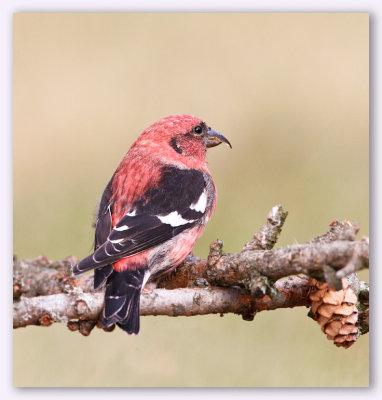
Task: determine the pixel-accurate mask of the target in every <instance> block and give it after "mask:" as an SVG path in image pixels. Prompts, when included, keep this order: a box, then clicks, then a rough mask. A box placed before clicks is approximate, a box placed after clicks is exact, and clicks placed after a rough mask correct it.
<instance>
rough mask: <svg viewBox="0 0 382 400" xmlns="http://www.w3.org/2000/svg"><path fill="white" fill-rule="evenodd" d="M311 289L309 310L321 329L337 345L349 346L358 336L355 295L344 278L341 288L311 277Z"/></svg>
mask: <svg viewBox="0 0 382 400" xmlns="http://www.w3.org/2000/svg"><path fill="white" fill-rule="evenodd" d="M311 281H312V286H313V290H312V292H311V293H310V294H309V298H310V300H311V302H312V304H311V311H312V313H313V316H314V319H315V320H316V321H317V322H318V323H319V324H320V326H321V330H322V331H323V332H324V333H326V337H327V338H328V339H329V340H333V341H334V344H335V345H336V346H337V347H344V348H346V349H347V348H348V347H350V346H351V345H352V344H353V343H354V342H355V341H356V340H357V339H358V337H359V333H358V327H357V322H358V310H357V307H356V302H357V296H356V295H355V294H354V292H353V290H352V289H351V288H350V286H349V283H348V281H347V279H346V278H342V290H335V289H334V288H330V289H329V288H328V284H327V283H322V282H317V281H316V280H315V279H312V280H311Z"/></svg>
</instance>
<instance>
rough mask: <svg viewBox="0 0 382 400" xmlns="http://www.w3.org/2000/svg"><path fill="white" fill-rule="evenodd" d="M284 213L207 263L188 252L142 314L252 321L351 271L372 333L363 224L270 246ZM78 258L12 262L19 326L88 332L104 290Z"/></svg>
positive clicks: (298, 302) (301, 301)
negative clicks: (59, 325) (63, 326)
mask: <svg viewBox="0 0 382 400" xmlns="http://www.w3.org/2000/svg"><path fill="white" fill-rule="evenodd" d="M286 216H287V212H285V211H283V209H282V208H281V206H275V207H273V208H272V210H271V211H270V213H269V214H268V218H267V222H266V224H265V225H264V226H263V227H262V228H261V229H260V231H259V232H258V233H257V234H256V235H254V237H253V239H252V240H251V241H250V242H248V243H247V244H246V245H245V246H244V247H243V249H242V250H241V251H240V252H238V253H233V254H226V253H224V252H223V243H222V242H221V241H220V240H217V241H216V242H214V243H212V244H211V246H210V253H209V256H208V258H207V260H200V259H196V258H193V257H188V258H187V259H186V261H185V262H184V263H183V264H182V265H181V266H179V267H178V268H176V269H175V270H174V271H172V272H171V273H169V274H167V275H166V276H164V277H163V278H160V279H159V280H157V281H156V282H152V283H151V289H152V290H149V291H144V292H143V293H142V295H141V315H168V316H178V315H184V316H191V315H202V314H224V313H236V314H240V315H242V317H243V318H244V319H246V320H252V319H253V317H254V315H255V314H256V313H257V312H259V311H263V310H273V309H276V308H286V307H296V306H309V305H310V300H309V293H310V292H311V290H313V288H312V285H311V279H310V278H315V279H317V280H318V281H322V282H327V283H328V284H329V286H333V287H335V288H336V289H340V288H341V287H339V285H341V278H342V277H343V276H348V280H349V282H350V285H351V287H352V289H353V290H354V292H355V293H356V295H357V296H358V304H357V307H358V310H359V313H360V314H359V315H360V316H359V321H360V325H362V326H361V327H360V331H361V333H366V332H367V331H368V286H367V284H366V283H364V282H360V281H359V280H358V277H357V275H356V274H355V273H354V272H355V271H357V270H359V269H363V268H368V267H369V243H368V239H367V238H364V239H362V240H361V241H355V238H356V234H357V232H358V229H359V227H358V224H352V223H350V222H349V221H346V220H345V221H343V222H338V221H335V222H333V223H332V224H331V225H330V229H329V231H328V232H326V233H325V234H323V235H321V236H318V237H317V238H315V239H313V240H311V241H309V242H307V243H305V244H298V245H293V246H288V247H284V248H279V249H275V250H272V248H273V246H274V245H275V243H276V241H277V239H278V236H279V234H280V232H281V228H282V226H283V223H284V221H285V218H286ZM77 261H78V259H77V258H75V257H69V258H67V259H64V260H62V261H57V262H55V263H52V262H50V261H49V260H48V259H46V258H45V257H38V258H36V259H33V260H21V261H17V260H16V259H15V260H14V277H13V293H14V328H19V327H24V326H28V325H44V326H48V325H50V324H52V323H53V322H68V327H69V329H71V330H79V331H80V332H81V333H82V334H84V335H88V334H89V333H90V331H91V329H92V328H93V327H94V326H95V325H96V324H97V323H98V322H99V317H100V313H101V310H102V307H103V301H104V299H103V296H104V294H103V291H102V290H101V291H94V290H93V276H92V275H87V274H85V275H83V276H81V277H79V278H78V277H76V278H74V277H73V276H72V274H71V266H72V265H74V264H75V263H76V262H77ZM301 274H303V275H301ZM296 275H298V276H296ZM286 277H287V278H286ZM285 278H286V279H285ZM73 320H78V321H73Z"/></svg>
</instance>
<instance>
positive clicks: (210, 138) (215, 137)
mask: <svg viewBox="0 0 382 400" xmlns="http://www.w3.org/2000/svg"><path fill="white" fill-rule="evenodd" d="M205 139H206V146H207V147H215V146H217V145H218V144H220V143H223V142H224V143H225V144H227V145H228V146H229V147H231V149H232V146H231V143H230V142H229V141H228V139H226V138H225V137H224V136H223V135H221V134H220V133H219V132H216V131H214V130H213V129H209V130H208V131H207V135H206V136H205Z"/></svg>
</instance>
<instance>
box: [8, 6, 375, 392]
mask: <svg viewBox="0 0 382 400" xmlns="http://www.w3.org/2000/svg"><path fill="white" fill-rule="evenodd" d="M0 10H1V20H0V29H1V35H0V38H1V39H0V40H1V55H2V60H1V63H0V76H1V86H0V87H1V91H0V93H1V107H0V112H1V114H2V118H1V121H2V134H1V135H0V140H1V143H0V152H1V153H0V162H1V165H0V171H1V186H0V187H1V188H2V190H3V191H4V193H3V195H2V196H1V199H2V202H1V211H2V213H1V215H2V218H1V224H0V235H1V236H0V243H1V250H2V251H1V254H2V270H3V276H4V275H5V276H6V277H7V278H9V279H2V284H3V287H2V290H1V294H2V303H1V304H2V305H3V310H4V309H6V310H7V311H8V313H7V314H5V315H7V320H6V322H8V321H9V324H8V323H6V322H5V321H4V313H2V317H3V324H2V325H3V326H2V328H3V329H1V338H2V340H1V343H2V351H1V353H0V354H1V370H0V376H1V383H0V385H1V386H0V388H1V394H2V395H3V396H4V398H6V399H10V398H12V399H13V398H24V397H28V398H36V399H37V398H38V399H41V398H46V397H52V396H53V397H54V398H57V399H61V398H67V397H68V396H70V398H71V399H77V398H84V397H86V398H87V397H89V398H90V397H91V398H92V399H93V398H95V399H96V398H101V397H105V395H106V396H110V395H112V396H113V398H124V399H125V398H126V396H128V397H129V398H137V397H138V398H142V397H144V398H152V397H155V398H156V399H157V398H166V399H169V398H179V397H180V396H181V397H182V398H186V399H187V398H191V397H195V396H203V395H206V396H209V397H213V398H219V399H227V398H232V397H237V396H240V397H242V398H251V399H252V398H254V397H256V398H257V399H259V398H264V397H266V398H267V399H269V398H273V397H280V398H283V399H284V398H286V399H288V398H293V399H296V398H300V397H304V398H305V397H307V396H309V398H310V399H315V398H320V399H321V398H324V397H328V398H333V397H334V396H335V397H336V398H345V396H346V398H347V399H348V398H355V397H357V398H358V397H359V396H368V397H370V398H377V397H379V398H380V397H381V396H382V392H381V387H382V385H381V384H379V383H378V379H379V373H378V372H379V371H378V370H379V368H378V365H377V363H378V360H380V359H381V351H380V346H379V344H378V343H377V340H376V339H377V336H380V334H379V335H372V337H371V340H370V343H371V346H372V351H371V352H370V357H371V369H370V383H371V387H370V389H357V388H349V389H303V388H302V389H216V390H211V389H199V390H198V389H187V390H182V392H181V393H180V389H171V390H170V389H168V390H166V389H139V390H138V389H15V388H13V386H12V332H11V331H10V329H9V330H8V329H5V326H8V327H9V326H11V322H10V321H11V319H12V315H11V310H12V308H11V304H10V303H11V300H10V299H11V285H10V282H11V268H10V264H11V259H12V178H11V176H12V136H11V132H12V14H13V13H15V12H63V11H64V12H138V11H140V12H149V11H151V12H169V11H172V12H175V11H176V12H185V11H194V12H196V11H202V12H245V11H252V12H369V13H370V14H371V16H370V27H371V29H370V33H371V37H370V54H371V64H370V103H371V108H370V111H371V112H370V116H371V119H370V132H371V136H370V148H371V159H370V177H371V179H370V185H371V192H370V208H371V209H370V212H371V213H370V215H371V224H370V237H371V238H374V237H376V236H377V234H378V233H379V231H380V228H379V227H380V226H381V225H382V224H381V222H382V221H381V212H380V208H381V204H382V202H381V195H380V194H381V185H380V184H379V182H378V181H377V176H379V177H380V172H381V164H382V161H381V157H378V155H379V154H380V152H381V139H380V135H381V134H382V132H381V123H380V120H381V117H380V115H378V113H379V110H380V107H379V106H380V104H381V101H380V100H381V79H380V78H379V76H378V75H377V71H378V72H379V71H381V62H380V61H381V39H382V38H381V26H382V22H381V18H382V1H380V0H364V1H361V0H347V1H346V0H321V1H318V0H314V1H313V0H311V1H309V2H308V1H306V0H295V1H289V0H284V1H283V0H262V1H260V0H259V1H249V0H236V1H235V0H193V1H191V0H183V1H176V0H163V1H161V2H159V1H155V0H141V1H132V0H110V1H107V0H103V1H101V0H66V1H64V0H55V1H54V2H53V1H52V0H50V1H48V0H40V1H27V0H24V1H21V0H20V1H17V0H15V1H10V0H3V1H1V2H0ZM378 133H379V135H378ZM377 205H379V207H377ZM371 250H372V251H371V263H370V264H371V266H372V267H373V266H374V267H375V268H374V269H372V270H371V276H372V279H371V281H372V282H373V281H374V282H379V280H380V279H378V278H380V276H377V275H378V269H380V268H381V267H382V266H381V263H379V265H378V263H377V262H376V259H378V260H381V257H380V255H381V250H379V249H378V248H377V246H375V245H374V241H373V240H372V241H371ZM5 260H8V261H9V262H5ZM378 267H379V268H378ZM5 270H6V271H7V272H6V273H5V274H4V271H5ZM379 275H380V274H379ZM375 292H376V293H373V292H372V300H373V303H375V302H378V304H380V302H379V300H380V297H381V296H380V295H378V290H376V291H375ZM374 308H375V309H376V310H378V305H377V307H374ZM375 314H377V312H376V313H373V321H372V328H373V329H372V330H373V331H374V332H375V333H377V332H379V331H380V330H379V329H378V328H379V327H380V326H379V325H380V324H379V321H378V319H377V318H376V317H377V315H375ZM376 323H377V325H378V326H377V327H375V325H376ZM333 378H334V379H335V377H333ZM110 391H112V393H110Z"/></svg>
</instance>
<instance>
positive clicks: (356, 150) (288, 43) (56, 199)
mask: <svg viewBox="0 0 382 400" xmlns="http://www.w3.org/2000/svg"><path fill="white" fill-rule="evenodd" d="M13 39H14V75H13V78H14V81H13V83H14V94H13V107H14V113H13V116H14V118H13V127H14V170H13V173H14V252H15V253H16V254H17V256H18V257H19V258H32V257H36V256H38V255H41V254H44V255H46V256H48V257H49V258H50V259H52V260H56V259H61V258H64V257H66V256H68V255H70V254H73V255H76V256H78V257H84V256H86V255H88V254H89V253H90V251H91V246H92V241H93V228H92V226H91V224H92V219H93V212H94V209H95V207H96V204H97V201H99V199H100V196H101V194H102V191H103V189H104V187H105V186H106V184H107V182H108V180H109V178H110V177H111V175H112V173H113V172H114V170H115V168H116V167H117V166H118V164H119V162H120V161H121V159H122V158H123V156H124V154H125V153H126V152H127V150H128V149H129V147H130V145H131V144H132V143H133V141H134V140H135V139H136V137H137V136H138V135H139V133H140V132H141V131H142V130H143V129H145V128H146V127H147V126H149V125H150V124H152V123H153V122H155V121H157V120H158V119H160V118H162V117H164V116H167V115H172V114H177V113H186V114H191V115H196V116H198V117H200V118H201V119H203V120H205V121H206V122H207V123H208V124H209V125H210V126H211V127H212V128H213V129H216V130H217V131H219V132H221V133H222V134H223V135H224V136H226V137H227V138H228V139H229V140H230V141H231V143H232V145H233V149H232V150H230V149H228V148H227V147H225V146H219V147H218V148H215V149H212V150H210V151H209V153H208V162H209V168H210V170H211V172H212V175H213V176H214V179H215V182H216V185H217V187H218V191H219V200H218V205H217V209H216V211H215V214H214V216H213V218H212V220H211V221H210V222H209V224H208V226H207V228H206V230H205V233H204V235H203V236H202V237H201V238H200V239H199V241H198V242H197V244H196V246H195V248H194V254H195V255H196V256H199V257H205V256H206V254H207V252H208V245H209V243H210V242H211V241H213V240H215V239H216V238H220V239H222V240H223V241H224V243H225V247H224V249H225V251H227V252H234V251H238V250H240V249H241V247H242V246H243V245H244V243H245V242H247V241H248V240H249V239H250V238H251V236H252V235H253V234H254V233H256V232H257V230H258V229H259V228H260V226H261V225H262V224H263V223H264V222H265V219H266V215H267V213H268V211H269V210H270V209H271V208H272V206H274V205H275V204H282V206H283V207H284V208H285V209H286V210H288V211H289V216H288V218H287V221H286V225H285V227H284V229H283V233H282V235H281V238H280V241H279V243H278V245H279V246H284V245H288V244H294V243H303V242H304V241H307V240H309V239H311V238H312V237H314V236H317V235H319V234H321V233H323V232H325V231H326V230H327V229H328V225H329V224H330V223H331V222H332V221H333V220H335V219H338V220H341V219H345V218H347V219H349V220H352V221H355V220H356V221H359V222H360V224H361V230H360V234H359V237H361V236H362V235H368V229H369V225H368V218H369V214H368V201H369V197H368V189H369V186H368V175H369V169H368V162H369V160H368V145H369V142H368V130H369V125H368V124H369V122H368V121H369V74H368V70H369V53H368V52H369V16H368V14H340V13H336V14H250V13H248V14H224V13H221V14H208V13H206V14H49V13H47V14H15V16H14V34H13ZM360 276H361V278H362V279H364V280H367V279H368V274H367V272H361V273H360ZM307 311H308V310H307V309H305V308H297V309H287V310H277V311H272V312H261V313H259V314H258V315H257V316H256V317H255V319H254V321H253V322H246V321H243V320H242V319H241V318H240V317H239V316H235V315H226V316H225V317H224V318H221V317H219V316H200V317H192V318H191V317H189V318H187V317H177V318H169V317H143V318H142V319H141V332H140V334H139V335H138V336H127V335H126V334H125V333H124V332H122V331H121V330H119V329H116V330H115V331H114V332H112V333H105V332H103V331H100V330H98V329H96V330H94V331H93V332H92V334H91V335H90V336H89V337H87V338H84V337H82V336H80V335H79V334H78V333H72V332H70V331H69V330H68V329H67V328H66V327H65V325H55V326H51V327H49V328H41V327H28V328H25V329H18V330H16V331H14V341H13V343H14V363H13V368H14V384H15V385H16V386H367V385H368V381H369V368H368V361H369V357H368V355H369V353H368V345H369V338H368V335H364V336H362V337H361V338H360V339H359V341H358V342H357V343H356V344H355V345H354V346H353V347H352V348H350V349H348V350H344V349H338V348H336V347H335V346H334V345H333V344H332V343H331V342H330V341H328V340H327V339H326V337H325V335H323V334H322V333H321V331H320V328H319V326H318V324H316V323H315V322H314V321H313V320H311V319H310V318H308V317H306V314H307Z"/></svg>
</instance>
